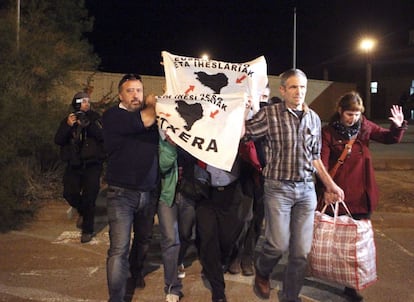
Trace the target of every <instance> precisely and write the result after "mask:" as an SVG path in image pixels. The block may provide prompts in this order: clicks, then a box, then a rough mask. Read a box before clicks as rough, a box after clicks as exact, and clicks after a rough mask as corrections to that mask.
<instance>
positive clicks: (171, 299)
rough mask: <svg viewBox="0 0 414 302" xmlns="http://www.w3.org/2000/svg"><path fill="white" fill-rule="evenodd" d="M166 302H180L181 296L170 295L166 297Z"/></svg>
mask: <svg viewBox="0 0 414 302" xmlns="http://www.w3.org/2000/svg"><path fill="white" fill-rule="evenodd" d="M165 301H166V302H178V301H180V296H179V295H174V294H168V295H167V296H166V297H165Z"/></svg>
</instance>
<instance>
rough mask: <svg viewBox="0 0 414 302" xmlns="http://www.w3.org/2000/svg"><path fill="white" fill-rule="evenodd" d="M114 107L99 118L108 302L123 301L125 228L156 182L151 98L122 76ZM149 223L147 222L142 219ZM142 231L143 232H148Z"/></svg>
mask: <svg viewBox="0 0 414 302" xmlns="http://www.w3.org/2000/svg"><path fill="white" fill-rule="evenodd" d="M118 97H119V100H120V103H119V105H116V106H113V107H111V108H109V109H108V110H107V111H105V113H104V114H103V127H104V128H103V129H104V131H103V133H104V139H105V140H104V141H105V147H106V150H107V152H108V166H107V171H106V181H107V183H108V193H107V212H108V223H109V241H110V245H109V250H108V257H107V265H106V267H107V281H108V291H109V301H110V302H118V301H124V296H125V292H126V283H127V278H128V273H129V262H128V254H129V251H130V239H131V228H132V226H133V224H134V222H136V223H140V221H139V220H137V215H138V214H139V213H140V212H142V211H145V210H146V208H147V207H148V206H149V205H150V203H151V196H150V195H151V191H153V190H154V189H155V188H156V186H157V183H158V178H159V175H158V129H157V126H156V123H155V121H156V114H155V102H156V100H155V97H154V96H152V95H151V96H148V97H147V98H146V100H145V102H144V91H143V83H142V80H141V77H140V76H139V75H137V74H126V75H124V76H123V77H122V79H121V80H120V82H119V84H118ZM148 219H153V217H148ZM151 231H152V224H151V228H150V229H149V230H143V233H144V234H145V233H150V232H151Z"/></svg>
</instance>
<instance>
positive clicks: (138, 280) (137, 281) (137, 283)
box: [135, 277, 145, 288]
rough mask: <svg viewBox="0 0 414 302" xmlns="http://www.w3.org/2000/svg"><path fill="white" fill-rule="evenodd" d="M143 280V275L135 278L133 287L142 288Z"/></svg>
mask: <svg viewBox="0 0 414 302" xmlns="http://www.w3.org/2000/svg"><path fill="white" fill-rule="evenodd" d="M144 287H145V280H144V277H138V278H136V279H135V288H144Z"/></svg>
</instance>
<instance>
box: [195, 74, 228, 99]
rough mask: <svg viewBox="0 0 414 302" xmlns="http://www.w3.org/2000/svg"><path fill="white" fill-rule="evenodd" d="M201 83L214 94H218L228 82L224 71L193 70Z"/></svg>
mask: <svg viewBox="0 0 414 302" xmlns="http://www.w3.org/2000/svg"><path fill="white" fill-rule="evenodd" d="M194 74H196V75H197V78H196V79H197V80H199V81H200V83H201V84H203V85H204V86H207V87H208V88H211V89H212V90H213V91H214V93H215V94H219V93H220V90H221V89H222V88H223V87H226V86H227V85H228V84H229V79H228V78H227V76H226V75H225V74H224V73H216V74H207V73H205V72H204V71H199V72H194Z"/></svg>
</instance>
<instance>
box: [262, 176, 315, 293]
mask: <svg viewBox="0 0 414 302" xmlns="http://www.w3.org/2000/svg"><path fill="white" fill-rule="evenodd" d="M315 208H316V193H315V185H314V183H313V182H312V181H305V182H291V181H277V180H270V179H266V180H265V184H264V210H265V221H266V226H265V242H264V244H263V248H262V251H261V252H260V253H259V255H258V258H257V260H256V269H257V271H258V273H259V274H260V275H262V276H264V277H268V276H269V275H270V274H271V273H272V270H273V268H274V267H275V266H276V265H277V263H278V262H279V260H280V258H281V257H282V255H283V253H284V252H286V251H288V252H289V257H288V264H287V267H286V270H285V274H284V280H283V293H282V295H283V298H285V299H286V300H288V301H300V300H299V293H300V290H301V288H302V286H303V282H304V279H305V273H306V267H307V256H308V254H309V252H310V249H311V245H312V236H313V219H314V212H315Z"/></svg>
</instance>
